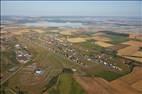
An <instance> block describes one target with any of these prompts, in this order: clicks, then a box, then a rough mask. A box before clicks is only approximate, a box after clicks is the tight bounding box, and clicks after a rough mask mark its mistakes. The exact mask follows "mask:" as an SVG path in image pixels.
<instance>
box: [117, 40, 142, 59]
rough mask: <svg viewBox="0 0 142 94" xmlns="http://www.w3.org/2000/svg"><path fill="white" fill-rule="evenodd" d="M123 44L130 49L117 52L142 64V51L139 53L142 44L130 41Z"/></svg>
mask: <svg viewBox="0 0 142 94" xmlns="http://www.w3.org/2000/svg"><path fill="white" fill-rule="evenodd" d="M122 44H125V45H129V46H128V47H125V48H122V49H119V50H118V51H117V52H118V54H117V55H119V56H122V57H125V58H128V59H132V60H135V61H138V62H142V51H139V49H140V47H142V42H139V41H128V42H124V43H122Z"/></svg>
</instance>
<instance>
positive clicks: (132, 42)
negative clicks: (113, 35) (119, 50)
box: [122, 40, 142, 47]
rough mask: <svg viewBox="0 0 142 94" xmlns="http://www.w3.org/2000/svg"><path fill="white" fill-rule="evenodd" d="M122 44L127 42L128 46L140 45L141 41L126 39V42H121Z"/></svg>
mask: <svg viewBox="0 0 142 94" xmlns="http://www.w3.org/2000/svg"><path fill="white" fill-rule="evenodd" d="M122 44H127V45H130V46H137V47H142V42H140V41H133V40H130V41H127V42H123V43H122Z"/></svg>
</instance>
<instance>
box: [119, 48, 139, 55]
mask: <svg viewBox="0 0 142 94" xmlns="http://www.w3.org/2000/svg"><path fill="white" fill-rule="evenodd" d="M138 50H139V47H138V46H128V47H125V48H122V49H120V50H118V55H120V56H132V54H134V53H136V52H137V51H138Z"/></svg>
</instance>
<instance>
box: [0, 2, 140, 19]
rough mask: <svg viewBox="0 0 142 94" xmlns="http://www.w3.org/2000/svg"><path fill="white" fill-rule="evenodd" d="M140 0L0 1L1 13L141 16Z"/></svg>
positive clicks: (34, 15)
mask: <svg viewBox="0 0 142 94" xmlns="http://www.w3.org/2000/svg"><path fill="white" fill-rule="evenodd" d="M141 13H142V1H1V15H16V16H32V17H37V16H128V17H135V16H136V17H141Z"/></svg>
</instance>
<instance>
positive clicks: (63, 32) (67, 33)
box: [60, 31, 72, 35]
mask: <svg viewBox="0 0 142 94" xmlns="http://www.w3.org/2000/svg"><path fill="white" fill-rule="evenodd" d="M60 34H62V35H72V33H71V32H69V31H62V32H60Z"/></svg>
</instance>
